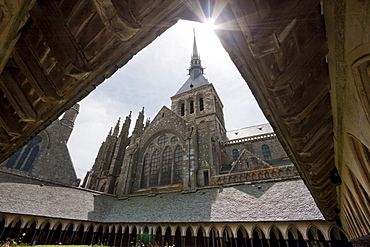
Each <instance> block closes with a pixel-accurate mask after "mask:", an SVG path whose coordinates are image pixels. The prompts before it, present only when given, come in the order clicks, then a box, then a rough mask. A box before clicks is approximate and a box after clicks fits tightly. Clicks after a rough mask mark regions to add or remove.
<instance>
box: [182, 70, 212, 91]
mask: <svg viewBox="0 0 370 247" xmlns="http://www.w3.org/2000/svg"><path fill="white" fill-rule="evenodd" d="M207 84H209V82H208V79H207V78H205V77H204V75H202V74H200V75H199V76H198V77H196V78H194V79H193V78H192V77H189V78H188V79H187V80H186V82H185V83H184V84H183V85H182V86H181V88H180V89H179V91H177V93H176V94H175V95H178V94H181V93H185V92H188V91H190V90H192V89H195V88H198V87H201V86H204V85H207Z"/></svg>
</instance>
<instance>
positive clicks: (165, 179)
mask: <svg viewBox="0 0 370 247" xmlns="http://www.w3.org/2000/svg"><path fill="white" fill-rule="evenodd" d="M171 156H172V150H171V148H170V147H166V148H165V149H164V152H163V156H162V174H161V185H168V184H171V165H172V157H171Z"/></svg>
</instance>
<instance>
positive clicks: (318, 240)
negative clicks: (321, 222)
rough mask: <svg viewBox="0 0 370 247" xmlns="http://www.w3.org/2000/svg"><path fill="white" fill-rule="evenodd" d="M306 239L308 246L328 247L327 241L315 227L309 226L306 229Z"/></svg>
mask: <svg viewBox="0 0 370 247" xmlns="http://www.w3.org/2000/svg"><path fill="white" fill-rule="evenodd" d="M307 238H308V241H309V244H310V245H319V246H323V247H329V244H328V242H327V241H328V240H329V239H325V237H324V235H323V233H322V232H321V230H320V229H319V228H317V227H316V226H315V225H310V226H309V227H308V228H307Z"/></svg>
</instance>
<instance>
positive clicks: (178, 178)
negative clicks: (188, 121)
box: [173, 146, 183, 184]
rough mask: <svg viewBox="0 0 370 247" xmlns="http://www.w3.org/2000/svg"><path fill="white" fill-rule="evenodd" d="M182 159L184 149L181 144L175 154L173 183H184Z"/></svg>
mask: <svg viewBox="0 0 370 247" xmlns="http://www.w3.org/2000/svg"><path fill="white" fill-rule="evenodd" d="M182 159H183V150H182V147H181V146H177V147H176V149H175V154H174V162H175V171H174V175H173V183H174V184H180V183H182Z"/></svg>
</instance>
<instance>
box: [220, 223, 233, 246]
mask: <svg viewBox="0 0 370 247" xmlns="http://www.w3.org/2000/svg"><path fill="white" fill-rule="evenodd" d="M233 239H234V233H233V231H232V229H231V227H230V226H229V225H227V224H226V225H225V226H224V227H223V228H222V232H221V240H222V246H225V247H232V246H234V245H233V243H234V241H233Z"/></svg>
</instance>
